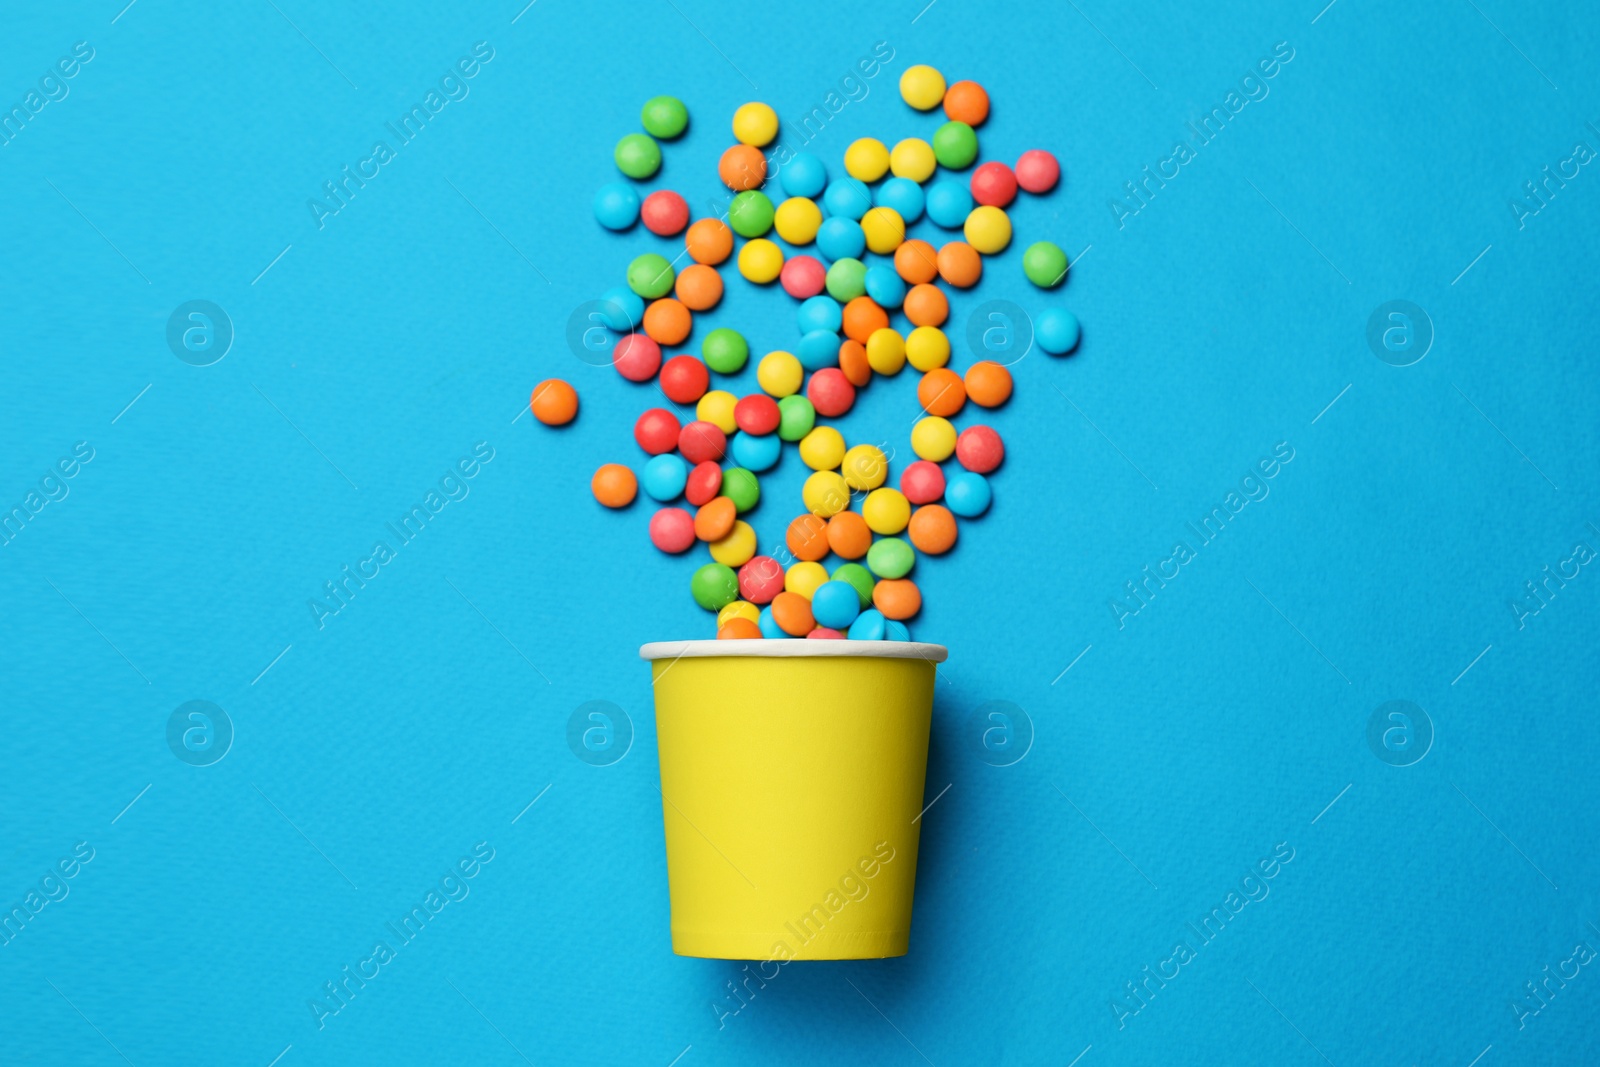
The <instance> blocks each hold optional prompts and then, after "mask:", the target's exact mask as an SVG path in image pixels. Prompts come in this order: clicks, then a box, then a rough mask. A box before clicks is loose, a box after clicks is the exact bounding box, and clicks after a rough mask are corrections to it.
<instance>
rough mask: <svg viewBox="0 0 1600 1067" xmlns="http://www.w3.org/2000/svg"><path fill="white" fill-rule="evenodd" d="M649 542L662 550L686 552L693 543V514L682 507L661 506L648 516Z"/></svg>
mask: <svg viewBox="0 0 1600 1067" xmlns="http://www.w3.org/2000/svg"><path fill="white" fill-rule="evenodd" d="M650 543H651V544H653V545H655V546H656V547H657V548H659V549H660V550H661V551H663V552H672V553H678V552H686V551H688V549H689V548H690V546H692V545H693V544H694V516H693V515H690V514H689V513H688V512H687V511H684V510H683V509H682V508H662V509H661V510H660V511H658V512H656V513H655V514H654V515H652V516H650Z"/></svg>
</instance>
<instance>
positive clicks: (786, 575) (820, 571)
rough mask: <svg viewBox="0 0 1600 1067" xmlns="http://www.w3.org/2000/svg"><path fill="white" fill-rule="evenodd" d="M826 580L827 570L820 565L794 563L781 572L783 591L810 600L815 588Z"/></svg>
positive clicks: (808, 562)
mask: <svg viewBox="0 0 1600 1067" xmlns="http://www.w3.org/2000/svg"><path fill="white" fill-rule="evenodd" d="M827 580H828V570H827V568H826V567H824V566H823V565H822V564H820V563H812V562H810V561H807V562H805V563H796V564H795V565H794V566H793V567H790V568H789V569H788V570H786V571H784V572H783V591H784V592H786V593H795V594H797V595H799V596H803V597H805V598H806V599H807V600H810V599H811V595H812V594H813V593H815V592H816V591H817V586H819V585H821V584H822V583H823V582H825V581H827Z"/></svg>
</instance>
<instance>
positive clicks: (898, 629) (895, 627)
mask: <svg viewBox="0 0 1600 1067" xmlns="http://www.w3.org/2000/svg"><path fill="white" fill-rule="evenodd" d="M883 639H884V640H885V641H909V640H911V631H910V630H908V629H906V624H905V623H903V622H900V621H898V620H896V619H885V620H884V621H883Z"/></svg>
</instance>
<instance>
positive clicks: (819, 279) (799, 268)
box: [778, 256, 828, 300]
mask: <svg viewBox="0 0 1600 1067" xmlns="http://www.w3.org/2000/svg"><path fill="white" fill-rule="evenodd" d="M827 280H828V271H827V269H826V268H825V267H823V265H822V264H821V262H819V261H818V260H816V259H815V258H813V257H811V256H795V257H793V258H792V259H790V260H789V261H788V262H787V263H785V264H784V265H783V270H782V271H781V272H780V273H779V274H778V282H779V284H781V285H782V286H783V291H784V292H786V293H788V294H789V295H790V296H792V297H794V298H795V299H796V300H806V299H809V298H810V297H813V296H816V295H817V294H818V293H820V292H822V287H823V286H824V285H825V284H826V283H827Z"/></svg>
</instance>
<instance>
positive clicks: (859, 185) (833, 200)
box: [822, 178, 966, 222]
mask: <svg viewBox="0 0 1600 1067" xmlns="http://www.w3.org/2000/svg"><path fill="white" fill-rule="evenodd" d="M962 188H963V189H965V188H966V186H962ZM822 206H823V207H825V208H827V209H828V214H830V215H832V216H833V217H834V218H836V219H854V220H856V221H857V222H859V221H861V216H863V215H865V214H866V213H867V209H868V208H870V207H872V190H871V189H868V188H867V183H866V182H864V181H862V180H861V179H860V178H840V179H839V180H838V181H836V182H832V183H830V184H829V185H828V191H827V192H825V193H823V194H822Z"/></svg>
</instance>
